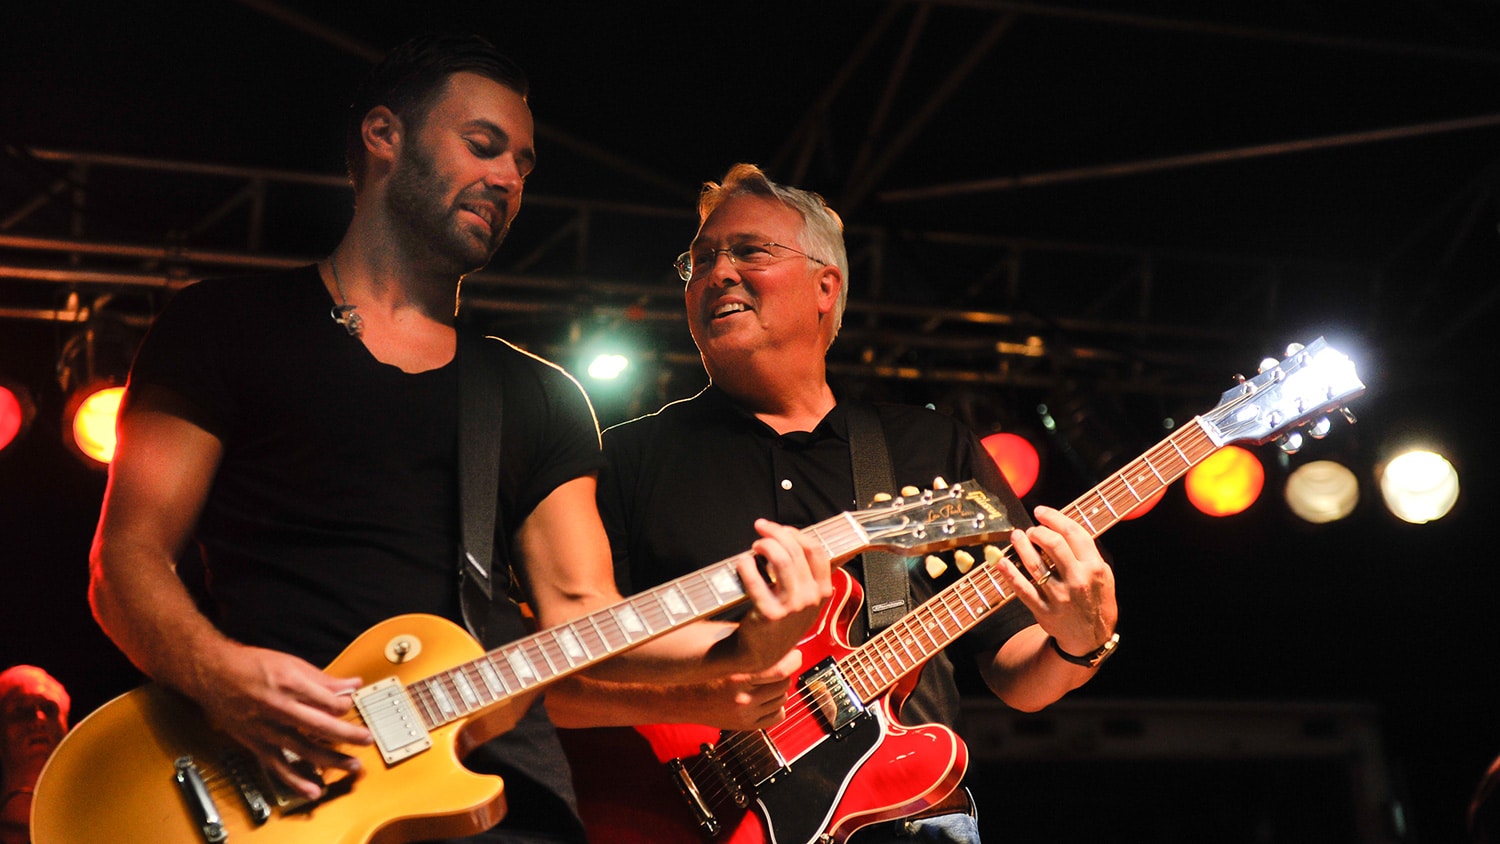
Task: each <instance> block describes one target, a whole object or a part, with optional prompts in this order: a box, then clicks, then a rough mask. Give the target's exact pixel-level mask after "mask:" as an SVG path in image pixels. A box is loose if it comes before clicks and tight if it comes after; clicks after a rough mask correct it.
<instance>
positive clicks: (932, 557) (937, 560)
mask: <svg viewBox="0 0 1500 844" xmlns="http://www.w3.org/2000/svg"><path fill="white" fill-rule="evenodd" d="M922 564H923V565H925V566H927V576H928V577H934V578H935V577H938V576H940V575H941V574H942V573H943V572H945V571H947V570H948V564H947V563H945V562H943V558H942V557H939V556H938V555H936V554H928V555H927V559H925V560H923V561H922Z"/></svg>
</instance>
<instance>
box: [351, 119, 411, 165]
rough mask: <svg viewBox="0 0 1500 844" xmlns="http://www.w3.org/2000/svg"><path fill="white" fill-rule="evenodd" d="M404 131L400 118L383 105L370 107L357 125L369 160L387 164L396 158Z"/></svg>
mask: <svg viewBox="0 0 1500 844" xmlns="http://www.w3.org/2000/svg"><path fill="white" fill-rule="evenodd" d="M404 131H405V129H404V127H403V125H402V123H401V118H399V117H397V116H396V113H395V112H393V111H391V110H390V109H389V108H387V107H386V106H383V105H381V106H375V107H374V108H372V109H370V111H369V113H368V114H366V115H365V119H364V122H362V123H361V124H360V126H359V134H360V138H361V139H363V140H364V143H365V152H366V153H367V154H368V156H369V157H370V159H371V161H383V162H386V163H387V164H390V163H391V162H393V161H395V160H396V157H397V154H398V153H399V152H400V149H401V140H402V137H403V133H404Z"/></svg>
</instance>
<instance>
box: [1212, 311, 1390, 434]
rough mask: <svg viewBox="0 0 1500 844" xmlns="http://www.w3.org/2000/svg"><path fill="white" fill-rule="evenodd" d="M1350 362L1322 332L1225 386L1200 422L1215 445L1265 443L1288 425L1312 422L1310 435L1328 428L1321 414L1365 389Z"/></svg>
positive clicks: (1286, 429) (1289, 428)
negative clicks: (1251, 375) (1280, 358)
mask: <svg viewBox="0 0 1500 844" xmlns="http://www.w3.org/2000/svg"><path fill="white" fill-rule="evenodd" d="M1364 390H1365V385H1364V384H1363V383H1361V382H1360V380H1359V376H1358V375H1356V374H1355V372H1354V363H1353V362H1352V361H1350V360H1349V358H1348V357H1347V356H1346V355H1344V354H1343V353H1342V352H1340V351H1338V350H1337V349H1335V348H1333V347H1332V346H1329V345H1328V342H1327V341H1326V340H1324V339H1323V338H1322V337H1319V338H1318V339H1316V340H1314V341H1313V342H1312V343H1311V344H1309V345H1308V346H1306V347H1302V346H1297V345H1294V346H1292V347H1291V348H1290V349H1288V350H1287V357H1286V359H1285V360H1283V361H1281V362H1279V363H1277V364H1275V365H1274V366H1269V367H1266V368H1263V369H1262V370H1261V372H1260V374H1259V375H1256V376H1255V377H1254V378H1249V379H1246V380H1244V381H1242V382H1241V383H1240V384H1239V385H1238V386H1236V387H1234V388H1232V389H1230V390H1226V391H1225V392H1224V395H1223V396H1222V397H1221V398H1220V399H1219V404H1218V405H1217V406H1215V407H1214V409H1213V410H1210V411H1209V412H1207V413H1205V414H1203V415H1202V416H1201V417H1199V418H1200V421H1202V422H1203V427H1204V430H1206V431H1207V432H1208V435H1209V438H1210V439H1212V440H1213V442H1214V444H1215V445H1217V446H1221V447H1222V446H1224V445H1227V444H1229V443H1232V442H1249V443H1264V442H1268V441H1270V440H1272V439H1274V438H1276V437H1278V436H1282V435H1284V434H1286V433H1287V432H1289V431H1291V430H1292V429H1293V428H1297V427H1300V426H1303V425H1308V424H1311V425H1312V428H1311V430H1312V433H1313V435H1314V436H1321V435H1322V434H1325V433H1327V431H1328V421H1327V419H1326V418H1324V417H1325V414H1328V413H1330V412H1332V411H1334V410H1337V409H1339V408H1341V407H1343V405H1344V402H1346V401H1347V400H1349V399H1351V398H1353V397H1355V396H1357V395H1359V394H1360V393H1362V392H1364Z"/></svg>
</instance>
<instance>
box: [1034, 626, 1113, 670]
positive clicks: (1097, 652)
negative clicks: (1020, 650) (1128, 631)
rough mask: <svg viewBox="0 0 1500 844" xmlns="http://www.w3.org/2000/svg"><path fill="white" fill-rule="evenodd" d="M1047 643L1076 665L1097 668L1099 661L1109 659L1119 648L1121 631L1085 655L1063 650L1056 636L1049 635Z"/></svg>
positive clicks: (1059, 654) (1058, 653)
mask: <svg viewBox="0 0 1500 844" xmlns="http://www.w3.org/2000/svg"><path fill="white" fill-rule="evenodd" d="M1047 643H1048V644H1050V645H1051V646H1052V650H1054V651H1056V652H1057V655H1058V656H1060V657H1062V658H1063V659H1065V660H1067V661H1068V662H1071V663H1073V664H1074V665H1082V666H1083V667H1084V668H1097V667H1099V663H1101V662H1103V661H1105V660H1106V659H1109V656H1110V654H1112V653H1114V652H1115V648H1118V647H1119V646H1120V633H1119V631H1115V634H1114V635H1113V636H1110V637H1109V638H1108V639H1106V640H1105V642H1104V644H1102V645H1100V646H1099V647H1098V648H1096V649H1094V650H1092V651H1089V652H1088V653H1086V654H1084V655H1083V656H1078V655H1076V654H1070V653H1068V652H1067V651H1065V650H1063V649H1062V645H1059V644H1058V643H1057V638H1056V637H1055V636H1048V637H1047Z"/></svg>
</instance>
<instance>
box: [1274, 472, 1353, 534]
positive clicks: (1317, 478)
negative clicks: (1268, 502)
mask: <svg viewBox="0 0 1500 844" xmlns="http://www.w3.org/2000/svg"><path fill="white" fill-rule="evenodd" d="M1285 496H1286V503H1287V506H1288V507H1290V508H1291V510H1292V512H1293V513H1295V514H1297V516H1298V517H1299V518H1301V519H1303V520H1304V521H1308V522H1312V523H1313V524H1315V525H1322V524H1327V523H1329V522H1336V521H1338V520H1339V519H1342V518H1344V517H1346V516H1348V515H1349V514H1350V513H1353V512H1354V507H1355V505H1357V504H1359V479H1358V478H1356V477H1354V473H1353V472H1351V471H1349V469H1348V467H1346V466H1344V465H1343V464H1341V463H1336V462H1334V461H1332V460H1314V461H1312V462H1311V463H1306V464H1303V465H1301V466H1298V467H1297V468H1296V469H1294V470H1292V473H1291V475H1289V476H1288V477H1287V479H1286V491H1285Z"/></svg>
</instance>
